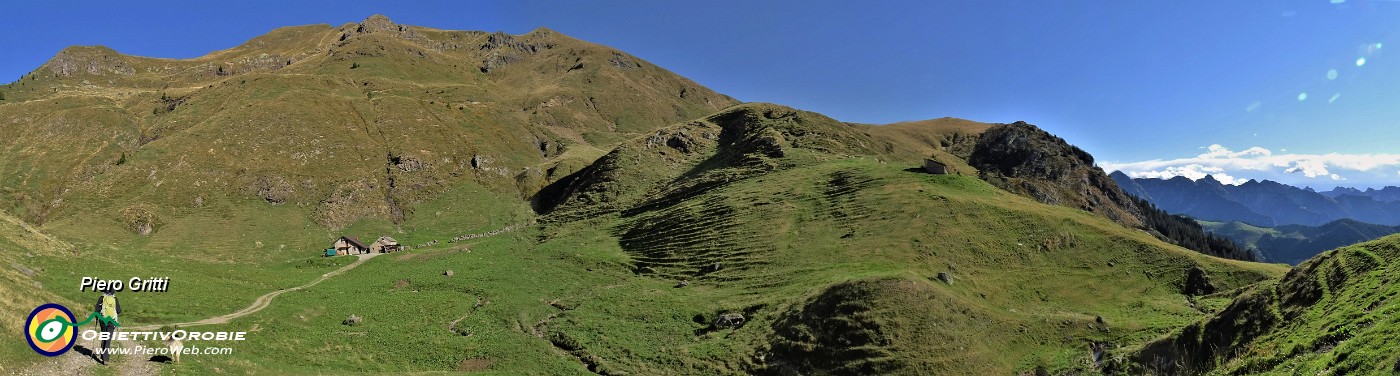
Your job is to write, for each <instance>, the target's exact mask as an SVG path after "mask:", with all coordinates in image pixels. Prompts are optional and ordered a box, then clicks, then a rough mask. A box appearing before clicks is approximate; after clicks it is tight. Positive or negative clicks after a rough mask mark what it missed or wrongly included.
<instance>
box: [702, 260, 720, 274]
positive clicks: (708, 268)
mask: <svg viewBox="0 0 1400 376" xmlns="http://www.w3.org/2000/svg"><path fill="white" fill-rule="evenodd" d="M720 269H724V267H722V266H720V265H719V262H715V263H713V264H709V265H705V266H702V267H700V274H710V273H714V272H717V271H720Z"/></svg>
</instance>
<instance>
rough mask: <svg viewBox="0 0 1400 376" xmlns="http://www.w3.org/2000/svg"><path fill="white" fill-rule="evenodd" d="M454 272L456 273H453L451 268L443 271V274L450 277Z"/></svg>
mask: <svg viewBox="0 0 1400 376" xmlns="http://www.w3.org/2000/svg"><path fill="white" fill-rule="evenodd" d="M453 274H454V273H452V270H450V269H449V270H448V271H445V272H442V275H445V276H448V277H451V276H452V275H453Z"/></svg>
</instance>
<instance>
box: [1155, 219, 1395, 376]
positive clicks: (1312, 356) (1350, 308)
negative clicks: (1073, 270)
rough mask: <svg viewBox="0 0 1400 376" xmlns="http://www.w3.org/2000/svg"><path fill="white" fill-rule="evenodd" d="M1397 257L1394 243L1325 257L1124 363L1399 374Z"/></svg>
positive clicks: (1177, 368) (1201, 369) (1161, 368)
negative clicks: (1131, 361) (1395, 298)
mask: <svg viewBox="0 0 1400 376" xmlns="http://www.w3.org/2000/svg"><path fill="white" fill-rule="evenodd" d="M1397 259H1400V236H1389V237H1386V238H1382V239H1380V240H1376V241H1371V242H1367V243H1362V244H1357V245H1353V246H1348V247H1343V248H1339V249H1335V250H1332V251H1328V252H1325V253H1323V254H1321V255H1318V256H1317V257H1314V258H1312V259H1311V260H1308V261H1307V262H1304V263H1303V264H1301V265H1299V266H1298V267H1296V268H1294V269H1293V270H1292V271H1290V272H1289V273H1288V274H1287V275H1285V276H1284V277H1283V278H1282V279H1281V280H1279V281H1277V282H1270V283H1265V284H1260V285H1258V286H1253V287H1250V288H1249V289H1248V290H1247V291H1246V292H1245V293H1244V294H1242V295H1241V296H1240V297H1238V298H1236V299H1235V300H1234V301H1233V302H1231V303H1230V305H1229V306H1227V307H1226V308H1225V309H1224V310H1222V311H1220V312H1219V313H1217V314H1214V315H1211V316H1210V317H1207V318H1205V319H1202V320H1201V321H1199V322H1197V323H1195V324H1192V325H1190V326H1187V327H1186V328H1185V329H1182V330H1181V331H1178V332H1177V333H1174V334H1173V335H1171V336H1169V337H1166V338H1163V339H1160V340H1158V341H1155V342H1153V343H1152V344H1150V345H1147V346H1145V347H1143V348H1142V349H1140V350H1137V351H1135V352H1134V353H1133V355H1132V356H1133V358H1135V359H1136V360H1138V361H1139V362H1140V363H1141V364H1144V365H1145V366H1144V367H1143V368H1139V369H1143V370H1155V371H1158V372H1172V373H1177V372H1190V373H1211V374H1287V375H1296V374H1338V375H1341V374H1369V375H1375V374H1393V373H1395V372H1400V352H1396V351H1395V350H1394V346H1393V344H1394V343H1396V341H1400V330H1396V328H1400V321H1397V319H1396V317H1397V316H1396V311H1397V310H1400V305H1397V304H1396V302H1395V300H1394V299H1393V297H1394V296H1395V295H1396V293H1397V290H1396V287H1395V286H1396V284H1395V283H1393V282H1394V279H1395V278H1396V275H1395V274H1396V273H1395V270H1394V269H1391V268H1390V266H1391V265H1392V264H1394V263H1395V260H1397ZM1227 349H1228V350H1227Z"/></svg>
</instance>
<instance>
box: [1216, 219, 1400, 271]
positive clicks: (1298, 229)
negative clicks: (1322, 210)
mask: <svg viewBox="0 0 1400 376" xmlns="http://www.w3.org/2000/svg"><path fill="white" fill-rule="evenodd" d="M1201 227H1203V228H1205V229H1206V231H1210V232H1212V233H1215V234H1216V235H1221V236H1224V237H1227V238H1230V240H1234V241H1235V242H1236V243H1239V244H1240V245H1243V246H1246V247H1249V248H1253V249H1258V250H1265V251H1266V252H1264V256H1265V259H1266V261H1274V262H1285V263H1288V264H1290V265H1298V264H1299V263H1301V262H1303V261H1307V260H1308V259H1309V258H1312V257H1313V256H1317V254H1319V253H1322V252H1323V251H1327V250H1329V249H1334V248H1338V247H1344V246H1348V245H1352V244H1356V243H1361V242H1364V241H1369V240H1372V239H1379V238H1381V237H1383V236H1386V235H1390V234H1394V233H1400V226H1385V225H1376V224H1370V223H1364V222H1358V221H1355V220H1351V219H1340V220H1337V221H1333V222H1331V223H1327V224H1324V225H1322V226H1303V225H1283V226H1278V227H1273V228H1268V227H1257V226H1251V225H1249V224H1247V223H1243V222H1239V221H1230V222H1210V221H1201Z"/></svg>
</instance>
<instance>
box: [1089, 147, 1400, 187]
mask: <svg viewBox="0 0 1400 376" xmlns="http://www.w3.org/2000/svg"><path fill="white" fill-rule="evenodd" d="M1203 149H1205V152H1203V153H1201V154H1200V155H1197V156H1195V157H1190V158H1178V159H1167V160H1163V159H1153V160H1147V161H1139V162H1107V163H1104V164H1102V165H1101V166H1100V167H1103V169H1104V170H1106V171H1114V170H1118V171H1123V173H1125V174H1128V176H1132V177H1164V178H1171V177H1174V176H1185V177H1187V178H1191V179H1193V180H1194V179H1200V178H1204V177H1205V176H1206V175H1211V176H1214V177H1215V178H1216V180H1220V181H1221V182H1222V183H1227V182H1229V181H1233V182H1236V184H1238V183H1242V182H1241V181H1240V180H1241V179H1238V178H1234V177H1233V176H1241V175H1244V176H1251V175H1271V176H1279V175H1283V174H1298V175H1301V176H1303V177H1306V178H1308V179H1331V180H1346V177H1345V175H1347V174H1348V172H1353V173H1369V174H1371V175H1372V176H1376V175H1374V174H1378V173H1382V171H1384V170H1386V169H1389V168H1395V167H1400V154H1340V153H1327V154H1292V153H1287V152H1284V153H1281V154H1275V153H1274V152H1273V151H1271V150H1269V149H1265V148H1262V147H1258V146H1255V147H1251V148H1248V149H1245V150H1242V151H1234V150H1231V149H1230V148H1227V147H1225V146H1222V145H1220V144H1214V145H1210V146H1207V147H1205V148H1203ZM1280 150H1283V151H1286V150H1287V149H1280ZM1227 184H1228V183H1227Z"/></svg>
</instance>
